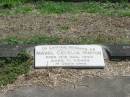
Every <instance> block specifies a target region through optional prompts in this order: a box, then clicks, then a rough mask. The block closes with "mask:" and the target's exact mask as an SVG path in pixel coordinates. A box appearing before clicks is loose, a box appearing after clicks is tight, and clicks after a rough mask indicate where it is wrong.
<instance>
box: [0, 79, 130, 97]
mask: <svg viewBox="0 0 130 97" xmlns="http://www.w3.org/2000/svg"><path fill="white" fill-rule="evenodd" d="M0 97H1V96H0ZM3 97H130V77H124V78H113V79H88V78H84V79H83V80H82V81H81V83H80V84H79V86H77V87H76V88H72V87H67V86H66V87H62V88H60V87H58V88H47V87H43V86H29V87H21V88H17V89H15V90H13V91H8V92H7V93H6V94H5V95H4V96H3Z"/></svg>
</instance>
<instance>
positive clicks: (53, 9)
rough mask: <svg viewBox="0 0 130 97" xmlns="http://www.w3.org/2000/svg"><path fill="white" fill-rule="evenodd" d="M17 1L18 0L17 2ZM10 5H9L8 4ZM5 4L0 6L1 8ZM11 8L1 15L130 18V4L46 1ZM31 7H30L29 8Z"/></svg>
mask: <svg viewBox="0 0 130 97" xmlns="http://www.w3.org/2000/svg"><path fill="white" fill-rule="evenodd" d="M16 1H17V0H16ZM7 4H8V3H7ZM2 5H3V6H4V5H5V4H0V6H2ZM8 5H10V8H8V7H7V8H6V6H5V8H3V7H1V8H0V10H1V11H0V15H15V14H19V13H20V14H21V13H22V14H23V13H24V14H27V13H33V12H34V11H35V12H36V13H41V14H44V15H46V14H63V13H73V14H74V13H83V12H84V13H96V14H102V15H110V16H130V4H129V3H110V2H106V3H99V2H81V3H74V2H52V1H44V2H37V3H22V1H21V2H20V1H19V2H17V3H9V4H8ZM28 5H29V6H28Z"/></svg>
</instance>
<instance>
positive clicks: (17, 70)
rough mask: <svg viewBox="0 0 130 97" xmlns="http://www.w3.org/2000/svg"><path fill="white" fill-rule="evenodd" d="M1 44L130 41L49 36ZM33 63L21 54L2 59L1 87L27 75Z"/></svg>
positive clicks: (11, 38) (105, 37) (126, 40)
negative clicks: (20, 76)
mask: <svg viewBox="0 0 130 97" xmlns="http://www.w3.org/2000/svg"><path fill="white" fill-rule="evenodd" d="M0 43H1V44H10V45H16V44H95V43H100V44H106V43H107V44H111V43H113V44H118V43H120V44H121V43H125V44H126V43H127V44H128V43H130V40H129V39H126V38H123V37H120V38H117V37H108V36H103V35H98V36H97V37H80V38H79V39H70V38H65V39H62V38H58V37H49V36H34V37H32V38H26V39H19V38H17V37H8V38H6V39H1V41H0ZM31 64H32V63H31V61H30V58H29V56H28V55H27V54H26V53H20V54H19V55H18V56H17V57H16V58H0V87H2V86H5V85H7V84H11V83H13V82H14V81H15V80H16V79H17V77H18V76H19V75H22V74H27V73H28V71H29V70H30V65H31Z"/></svg>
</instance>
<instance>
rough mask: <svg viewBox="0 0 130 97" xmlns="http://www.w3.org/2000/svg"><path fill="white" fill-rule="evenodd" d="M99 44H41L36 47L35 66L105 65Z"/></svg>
mask: <svg viewBox="0 0 130 97" xmlns="http://www.w3.org/2000/svg"><path fill="white" fill-rule="evenodd" d="M104 66H105V63H104V59H103V52H102V47H101V46H99V45H40V46H36V47H35V67H36V68H40V67H87V68H88V67H90V68H92V67H104Z"/></svg>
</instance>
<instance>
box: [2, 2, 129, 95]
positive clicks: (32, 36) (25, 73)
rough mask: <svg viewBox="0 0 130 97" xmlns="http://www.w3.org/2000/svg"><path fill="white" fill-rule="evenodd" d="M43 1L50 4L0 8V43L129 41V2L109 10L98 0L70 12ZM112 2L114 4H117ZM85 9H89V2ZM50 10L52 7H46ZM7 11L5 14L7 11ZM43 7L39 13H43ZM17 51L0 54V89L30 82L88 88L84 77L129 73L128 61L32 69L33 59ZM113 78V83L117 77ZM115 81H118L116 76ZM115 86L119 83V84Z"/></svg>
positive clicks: (116, 42) (12, 87)
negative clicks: (98, 66)
mask: <svg viewBox="0 0 130 97" xmlns="http://www.w3.org/2000/svg"><path fill="white" fill-rule="evenodd" d="M47 4H50V5H51V6H52V8H48V7H47V6H48V5H46V6H45V5H44V7H46V8H47V9H46V8H43V9H42V10H41V9H40V11H39V9H35V7H33V6H34V5H31V4H27V6H26V5H24V6H23V7H22V8H21V6H19V7H20V8H21V9H19V7H18V6H17V7H18V8H17V7H16V6H15V7H13V8H11V9H10V8H9V9H8V8H7V9H0V10H1V12H0V13H1V16H0V42H1V44H10V45H17V44H129V43H130V17H129V4H126V5H128V6H127V7H126V6H124V7H113V8H112V9H111V10H109V11H110V12H109V11H107V7H106V10H104V7H103V9H101V10H100V8H101V7H102V6H101V5H99V7H100V8H99V9H98V10H96V9H97V5H96V3H94V4H95V6H96V8H95V9H93V10H94V11H91V10H92V9H90V12H89V11H87V10H86V9H81V8H80V7H78V8H79V9H81V10H78V11H77V12H74V11H73V10H72V9H71V11H70V9H68V8H70V7H68V6H66V7H64V6H63V5H62V6H61V5H60V4H59V5H58V6H59V7H58V8H55V5H54V4H55V3H54V4H53V3H47ZM69 6H70V5H69ZM73 6H75V5H73ZM112 6H114V5H112ZM115 6H118V4H117V5H115ZM122 6H123V5H122ZM28 7H29V8H30V9H29V8H28ZM110 7H111V6H109V7H108V8H110ZM36 8H37V7H36ZM72 8H73V7H72ZM74 8H77V7H76V6H75V7H74ZM86 8H90V6H89V7H86ZM52 9H55V10H53V11H52ZM99 10H100V11H99ZM85 11H86V12H85ZM8 12H9V14H7V13H8ZM43 12H45V13H44V14H43ZM108 13H109V14H108ZM19 56H20V57H18V58H1V59H0V60H1V61H0V70H1V71H0V86H1V91H2V92H7V91H8V90H13V89H15V88H17V87H22V86H35V85H37V86H44V87H50V88H55V87H64V86H72V87H73V88H76V87H80V86H85V87H89V85H88V83H89V84H90V85H91V84H92V83H91V81H88V80H86V79H88V78H90V79H95V78H96V79H101V80H105V82H107V80H113V79H115V78H117V79H118V78H119V79H120V78H122V77H126V76H127V77H128V78H129V76H130V61H129V60H117V61H108V60H106V66H105V68H104V69H62V68H49V69H34V68H33V65H32V64H33V61H32V60H33V58H31V57H30V56H28V55H26V53H25V52H23V53H21V54H19ZM83 81H85V84H82V82H83ZM87 81H88V83H87ZM113 81H115V80H113ZM99 82H100V81H99ZM116 82H117V83H118V81H116ZM127 82H128V81H126V83H127ZM120 83H122V82H120V81H119V84H120ZM86 84H87V85H86ZM119 84H117V86H118V85H119ZM123 84H124V83H123ZM90 87H91V86H90ZM119 88H121V87H120V86H119ZM128 89H129V87H128ZM16 97H17V96H16ZM126 97H127V96H126ZM128 97H129V96H128Z"/></svg>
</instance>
